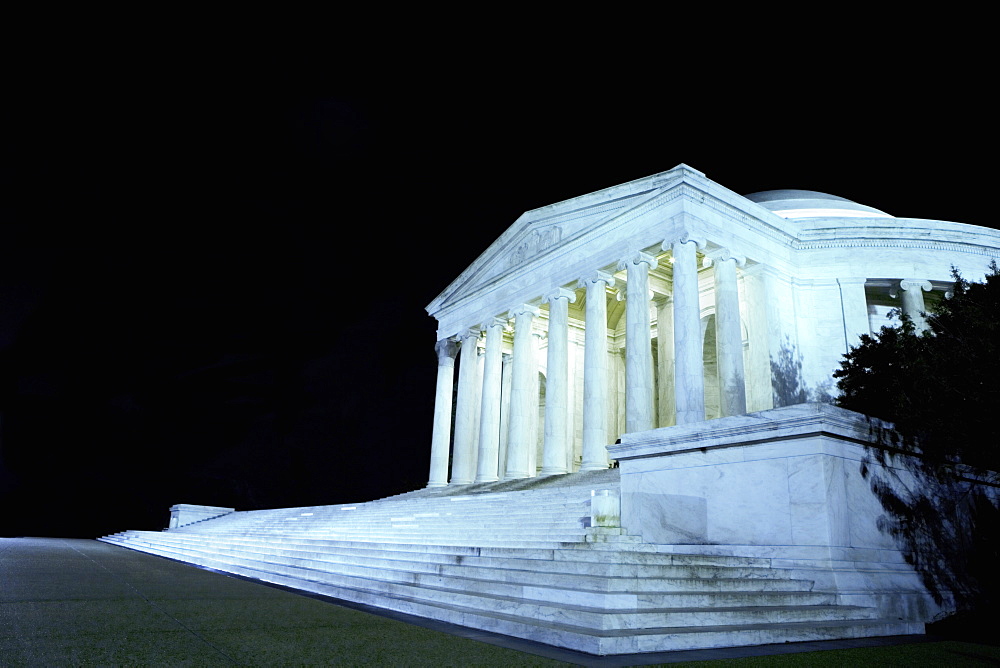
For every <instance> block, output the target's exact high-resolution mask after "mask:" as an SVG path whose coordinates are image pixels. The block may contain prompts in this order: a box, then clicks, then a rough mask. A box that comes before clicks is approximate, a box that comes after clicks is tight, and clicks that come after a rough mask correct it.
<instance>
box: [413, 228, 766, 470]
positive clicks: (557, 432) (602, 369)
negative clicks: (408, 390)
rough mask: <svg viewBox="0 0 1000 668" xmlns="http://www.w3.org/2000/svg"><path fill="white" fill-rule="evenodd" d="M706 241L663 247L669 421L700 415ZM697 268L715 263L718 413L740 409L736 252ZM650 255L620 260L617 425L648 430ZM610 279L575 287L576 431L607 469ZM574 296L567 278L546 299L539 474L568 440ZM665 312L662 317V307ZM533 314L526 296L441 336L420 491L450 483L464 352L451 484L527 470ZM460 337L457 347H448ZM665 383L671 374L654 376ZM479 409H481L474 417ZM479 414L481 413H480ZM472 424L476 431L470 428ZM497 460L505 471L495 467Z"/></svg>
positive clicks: (592, 464) (530, 465) (530, 464)
mask: <svg viewBox="0 0 1000 668" xmlns="http://www.w3.org/2000/svg"><path fill="white" fill-rule="evenodd" d="M704 248H705V242H704V241H701V240H697V239H692V238H687V237H685V238H682V239H678V240H674V241H669V242H664V243H663V244H662V246H661V249H662V250H663V251H669V252H670V253H671V254H672V257H671V265H672V271H673V290H672V295H671V298H670V299H669V300H668V301H665V302H661V304H660V305H659V308H660V312H659V313H660V315H659V321H660V322H661V323H662V325H667V323H668V321H669V322H670V325H671V326H669V327H664V326H662V325H661V326H660V332H659V337H660V345H661V346H664V345H669V344H667V343H666V342H665V341H664V338H665V336H664V335H668V336H669V335H670V334H671V333H672V338H673V350H672V351H670V352H672V358H673V362H674V364H673V371H674V373H673V392H672V393H669V392H668V393H667V395H670V394H672V395H673V398H674V406H675V410H676V412H675V414H676V423H677V424H685V423H691V422H698V421H702V420H704V419H705V396H704V378H703V374H704V367H703V364H704V363H703V349H702V333H701V312H700V306H699V286H698V270H699V267H698V259H697V254H698V251H699V249H701V250H704ZM704 263H705V266H713V267H714V272H713V273H714V275H715V279H714V280H715V294H716V328H717V333H716V342H717V356H718V360H719V369H720V383H721V387H722V392H721V395H722V398H723V409H722V411H723V412H722V414H723V415H738V414H742V413H745V412H746V410H747V403H746V390H745V387H744V375H745V374H744V368H743V344H742V333H741V329H740V307H739V292H738V287H737V272H736V267H737V266H742V265H743V264H744V260H743V258H741V257H739V256H737V255H734V254H732V253H730V252H728V251H727V250H725V249H718V250H715V251H712V252H710V253H708V254H707V255H705V259H704ZM657 265H658V260H657V258H656V257H654V256H653V255H651V254H649V253H646V252H638V253H635V254H633V255H631V256H628V257H625V258H623V259H622V260H621V261H620V262H619V263H618V265H617V269H618V271H622V270H624V271H625V272H626V276H625V279H626V287H625V292H626V304H625V306H626V311H625V319H626V320H625V325H626V343H625V429H626V431H628V432H635V431H645V430H648V429H653V428H654V427H655V426H656V418H655V415H654V374H653V356H652V349H651V336H652V334H651V322H650V281H649V272H650V271H651V270H654V269H656V268H657ZM614 285H615V278H614V276H613V275H611V274H610V273H609V272H606V271H595V272H593V273H592V274H590V275H587V276H583V277H581V278H580V279H579V280H578V281H577V282H576V284H575V285H574V287H575V288H578V289H579V288H583V289H585V290H586V312H585V317H586V327H585V332H584V336H585V338H584V374H583V376H584V377H583V386H584V388H583V415H582V418H583V432H582V441H583V443H582V450H583V451H582V463H581V467H580V470H581V471H590V470H599V469H604V468H607V466H608V456H607V450H606V446H607V445H608V443H609V425H608V402H609V400H610V389H609V369H608V354H607V347H608V340H607V336H608V330H607V317H608V314H607V303H606V290H607V289H608V288H610V287H613V286H614ZM575 300H576V292H575V291H574V290H571V289H568V288H566V287H563V286H559V287H556V288H555V289H554V290H553V291H551V292H550V293H549V294H547V295H545V296H544V298H543V300H542V301H543V302H547V303H548V305H549V313H548V346H547V360H546V368H547V375H546V396H545V415H544V437H543V442H542V461H541V465H542V466H541V470H540V472H539V473H540V474H541V475H557V474H563V473H567V472H568V468H567V462H568V454H569V451H570V448H571V447H572V446H571V443H570V439H569V437H568V434H569V429H568V420H569V419H570V406H569V396H570V393H569V382H570V376H569V365H568V332H569V316H568V313H569V304H570V303H573V302H574V301H575ZM666 310H669V317H665V315H666V314H665V313H664V311H666ZM539 316H540V310H539V308H538V307H537V306H535V305H532V304H520V305H518V306H516V307H514V308H512V309H510V310H509V311H508V312H507V313H506V315H505V316H501V317H495V318H493V319H491V320H490V321H489V322H486V323H481V324H479V325H477V326H475V327H473V328H472V329H470V330H469V331H467V332H464V333H462V334H461V335H460V336H457V337H454V339H455V340H444V341H440V342H438V344H437V354H438V381H437V390H436V398H435V409H434V411H435V412H434V431H433V436H432V443H431V467H430V480H429V483H428V487H440V486H444V485H446V484H448V483H449V479H448V458H449V457H448V455H449V445H451V444H450V442H449V431H450V427H451V412H452V389H453V383H454V365H455V357H456V351H458V350H460V352H459V353H458V354H460V355H461V362H460V364H459V378H458V393H457V397H458V398H457V401H456V403H455V407H454V408H455V422H454V443H453V445H452V452H451V478H450V483H451V484H453V485H460V484H469V483H472V482H476V483H483V482H493V481H496V480H499V479H505V480H507V479H516V478H526V477H529V476H532V475H534V474H535V466H534V461H533V460H534V457H533V456H532V455H533V454H534V449H535V447H536V442H537V427H536V426H535V425H537V420H538V386H537V382H538V381H537V374H538V367H537V364H536V362H535V357H534V354H533V349H532V345H531V336H532V327H533V323H534V320H535V319H536V318H538V317H539ZM511 320H513V329H514V335H513V352H512V359H511V364H512V369H511V381H510V390H509V407H508V408H507V419H506V421H505V422H506V425H507V434H506V437H507V439H506V445H507V447H506V457H505V458H502V457H500V451H501V437H502V435H503V434H502V433H501V423H502V421H501V410H502V406H503V405H505V404H507V402H501V382H502V380H501V379H502V375H503V374H502V357H501V356H502V351H501V346H502V341H503V337H502V332H503V329H504V327H505V326H506V325H507V324H508V323H509V322H510V321H511ZM484 330H485V332H486V336H485V348H484V355H483V358H484V361H483V370H482V374H481V385H477V371H478V364H477V350H478V346H479V340H480V338H481V334H482V332H483V331H484ZM456 341H457V342H458V343H459V346H456ZM660 381H661V384H663V383H664V382H669V379H666V378H662V377H661V379H660ZM477 412H478V414H477ZM477 417H478V420H477V419H476V418H477ZM477 423H478V433H475V432H476V424H477ZM502 463H503V468H502V469H501V464H502Z"/></svg>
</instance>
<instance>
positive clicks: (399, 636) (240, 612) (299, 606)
mask: <svg viewBox="0 0 1000 668" xmlns="http://www.w3.org/2000/svg"><path fill="white" fill-rule="evenodd" d="M925 641H926V639H925V638H923V637H907V638H894V639H865V640H854V641H830V642H816V643H796V644H794V645H782V646H767V647H757V648H735V649H723V650H699V651H692V652H673V653H663V654H657V655H645V654H644V655H634V656H627V657H613V658H599V657H591V656H589V655H585V654H580V653H578V652H572V651H563V650H559V649H555V648H552V647H548V646H545V645H539V644H537V643H531V642H528V641H522V640H517V639H513V638H508V637H505V636H499V635H495V634H490V633H485V632H482V631H476V630H473V629H467V628H462V627H457V626H454V625H451V624H442V623H437V622H433V621H429V620H422V619H417V618H413V617H410V616H407V615H399V614H393V613H385V612H382V611H369V610H368V609H364V608H361V607H359V606H356V605H353V604H351V605H350V606H347V605H342V604H339V603H338V602H334V601H331V600H330V599H324V598H322V597H316V596H306V595H300V594H296V593H292V592H290V591H287V590H284V589H282V588H279V587H273V586H268V585H264V584H260V583H257V582H252V581H248V580H244V579H240V578H235V577H230V576H226V575H223V574H220V573H216V572H212V571H208V570H205V569H200V568H196V567H193V566H189V565H186V564H182V563H180V562H175V561H171V560H168V559H162V558H159V557H155V556H151V555H147V554H142V553H139V552H134V551H132V550H127V549H124V548H120V547H116V546H112V545H107V544H105V543H100V542H97V541H93V540H82V539H56V538H0V666H4V667H6V666H81V665H96V666H107V665H129V666H134V665H150V666H171V665H178V666H181V665H189V666H227V665H261V666H272V665H279V666H280V665H409V666H424V665H426V666H431V665H433V666H469V665H480V666H491V665H496V666H530V665H558V664H559V663H569V664H576V665H594V666H621V665H640V664H650V663H667V662H676V661H699V660H709V659H724V658H736V657H747V656H762V655H776V654H788V653H797V652H803V651H814V650H822V649H838V648H849V647H875V646H881V645H886V644H891V643H897V642H903V643H914V642H918V643H919V642H925ZM928 647H929V646H928Z"/></svg>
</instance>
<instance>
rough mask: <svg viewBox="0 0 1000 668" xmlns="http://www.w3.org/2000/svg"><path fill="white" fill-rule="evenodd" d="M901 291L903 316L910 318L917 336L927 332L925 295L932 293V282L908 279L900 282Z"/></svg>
mask: <svg viewBox="0 0 1000 668" xmlns="http://www.w3.org/2000/svg"><path fill="white" fill-rule="evenodd" d="M899 289H900V291H901V292H902V295H901V296H902V298H903V315H905V316H909V318H910V320H911V321H913V327H914V329H915V330H916V332H917V334H920V333H921V332H925V331H927V320H926V319H925V318H924V312H925V311H926V310H927V307H926V306H925V305H924V293H925V292H930V291H931V283H930V281H924V280H921V279H919V278H907V279H904V280H902V281H900V282H899Z"/></svg>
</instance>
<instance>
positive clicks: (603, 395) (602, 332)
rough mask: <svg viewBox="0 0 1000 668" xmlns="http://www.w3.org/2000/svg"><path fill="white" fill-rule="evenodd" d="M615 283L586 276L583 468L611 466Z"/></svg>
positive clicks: (609, 277) (602, 274) (606, 276)
mask: <svg viewBox="0 0 1000 668" xmlns="http://www.w3.org/2000/svg"><path fill="white" fill-rule="evenodd" d="M614 284H615V279H614V277H613V276H612V275H611V274H608V273H605V272H603V271H598V272H597V273H595V274H594V275H593V276H591V277H589V278H586V279H582V280H581V281H580V285H581V287H586V288H587V324H586V330H585V331H584V337H585V339H584V344H583V463H582V464H581V466H580V470H581V471H599V470H601V469H606V468H608V450H607V445H608V382H609V377H608V298H607V293H606V291H605V290H606V288H608V287H611V286H613V285H614Z"/></svg>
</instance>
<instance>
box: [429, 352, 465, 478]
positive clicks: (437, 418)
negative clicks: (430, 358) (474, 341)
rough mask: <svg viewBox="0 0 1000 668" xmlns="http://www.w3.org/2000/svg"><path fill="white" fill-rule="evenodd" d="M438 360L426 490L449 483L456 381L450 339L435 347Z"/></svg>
mask: <svg viewBox="0 0 1000 668" xmlns="http://www.w3.org/2000/svg"><path fill="white" fill-rule="evenodd" d="M434 351H435V352H436V353H437V358H438V374H437V388H436V390H435V392H434V430H433V432H432V433H431V472H430V479H429V480H428V482H427V486H428V487H444V486H446V485H447V484H448V446H449V445H451V393H452V389H453V387H454V380H455V354H456V353H457V352H458V347H457V346H456V345H455V342H454V341H452V340H451V339H442V340H440V341H438V342H437V344H436V345H435V346H434Z"/></svg>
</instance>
